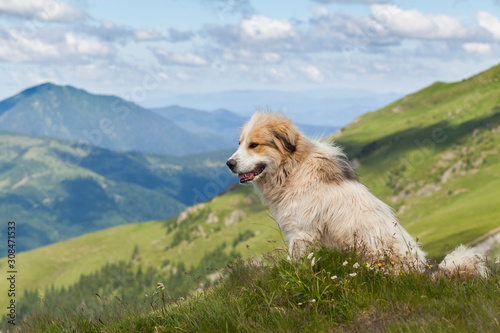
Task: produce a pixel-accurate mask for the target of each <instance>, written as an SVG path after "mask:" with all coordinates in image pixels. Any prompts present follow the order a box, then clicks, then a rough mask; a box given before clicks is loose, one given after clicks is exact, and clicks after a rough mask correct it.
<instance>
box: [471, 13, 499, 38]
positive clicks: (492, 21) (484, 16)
mask: <svg viewBox="0 0 500 333" xmlns="http://www.w3.org/2000/svg"><path fill="white" fill-rule="evenodd" d="M476 19H477V22H478V23H479V25H480V26H481V27H483V28H484V29H486V30H488V31H489V32H490V33H491V34H492V35H493V37H494V38H495V39H496V40H500V20H498V18H497V17H496V16H493V15H491V14H490V13H487V12H483V11H479V12H478V13H477V15H476Z"/></svg>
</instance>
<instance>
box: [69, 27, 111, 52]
mask: <svg viewBox="0 0 500 333" xmlns="http://www.w3.org/2000/svg"><path fill="white" fill-rule="evenodd" d="M65 38H66V44H65V46H66V50H67V52H68V53H73V54H78V55H88V56H96V57H106V56H108V55H110V54H112V53H113V49H112V48H111V47H109V46H107V45H106V44H103V43H101V42H99V41H96V40H91V39H86V38H83V37H79V36H74V35H72V34H69V33H68V34H66V36H65Z"/></svg>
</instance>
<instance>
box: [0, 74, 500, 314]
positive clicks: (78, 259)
mask: <svg viewBox="0 0 500 333" xmlns="http://www.w3.org/2000/svg"><path fill="white" fill-rule="evenodd" d="M332 139H333V140H335V141H336V142H337V143H339V144H341V145H342V146H343V147H344V148H345V151H346V152H347V154H348V155H349V157H350V158H351V160H352V162H353V164H354V165H355V166H356V171H357V173H358V175H359V178H360V179H361V181H362V182H363V183H365V184H366V185H367V186H368V187H369V188H370V189H371V190H372V191H373V192H374V193H375V195H377V196H378V197H380V198H381V199H382V200H383V201H385V202H387V203H388V204H390V205H391V206H393V207H394V208H395V210H396V212H397V214H398V216H399V218H400V221H401V223H402V224H403V226H404V227H405V228H406V229H407V230H408V231H409V232H410V233H411V234H412V235H413V236H416V237H418V239H419V241H420V242H422V244H423V248H424V250H425V251H427V252H429V254H430V255H431V256H434V257H436V258H437V259H439V258H441V257H443V256H444V254H445V253H446V252H448V251H450V250H451V249H453V248H454V247H455V246H456V245H458V244H460V243H469V244H474V243H477V240H478V238H479V237H480V236H482V235H484V234H486V233H488V232H489V231H491V230H494V229H496V228H498V227H499V226H500V205H499V203H500V201H499V200H500V199H499V198H500V177H499V176H500V157H499V154H498V151H499V149H500V66H495V67H493V68H491V69H490V70H487V71H485V72H483V73H481V74H478V75H476V76H474V77H472V78H470V79H467V80H463V81H461V82H455V83H436V84H433V85H431V86H429V87H428V88H425V89H423V90H421V91H419V92H416V93H414V94H411V95H409V96H406V97H404V98H402V99H401V100H399V101H396V102H395V103H393V104H391V105H388V106H387V107H385V108H382V109H380V110H378V111H376V112H371V113H367V114H365V115H363V116H362V117H360V118H358V119H357V120H355V121H353V122H352V123H351V124H349V125H348V126H346V127H345V128H343V129H341V130H339V131H338V132H337V133H336V134H335V135H333V136H332ZM247 230H248V231H247ZM243 235H247V236H243ZM252 235H253V236H252ZM242 239H244V240H243V241H241V240H242ZM223 243H226V246H225V247H223V248H222V251H223V252H224V253H225V254H226V255H230V254H231V253H232V251H236V252H237V253H239V255H240V256H241V257H243V258H246V257H250V256H256V257H258V256H259V255H260V254H262V253H264V252H265V251H269V250H273V249H278V250H279V249H280V248H283V247H284V242H283V240H282V238H281V236H280V233H279V230H278V228H277V226H276V224H275V222H274V221H273V220H272V218H271V217H270V213H269V212H268V211H266V208H265V207H263V206H262V205H261V203H260V202H259V200H258V199H257V197H256V195H255V194H254V193H253V191H252V189H251V188H248V187H242V186H238V187H236V188H234V189H232V190H230V191H228V192H227V193H225V194H223V195H220V196H217V197H215V198H213V199H212V200H210V201H208V202H206V203H203V204H198V205H196V206H194V207H190V208H188V209H187V210H185V211H184V212H183V213H182V214H180V215H179V216H178V217H175V218H171V219H169V220H166V221H164V222H148V223H143V224H137V225H127V226H121V227H117V228H114V229H109V230H106V231H101V232H98V233H94V234H91V235H85V236H82V237H80V238H77V239H74V240H69V241H67V242H65V243H58V244H54V245H51V246H47V247H44V248H42V249H37V250H34V251H29V252H26V253H22V254H20V255H19V259H20V260H22V261H24V262H27V263H29V264H28V265H26V267H25V268H24V274H25V275H26V276H29V277H30V278H29V281H26V285H25V286H23V287H22V288H31V289H36V288H39V289H44V288H49V287H50V286H51V285H52V284H53V285H54V288H55V289H56V290H57V289H58V288H61V287H62V286H66V287H67V286H70V285H75V286H76V285H77V282H78V276H79V275H80V274H91V273H93V272H95V271H96V270H99V269H101V268H102V267H104V266H105V265H106V263H111V262H114V261H119V260H124V261H126V262H130V258H129V257H130V256H131V254H133V253H134V248H135V246H136V245H137V246H138V248H139V251H140V256H141V261H133V264H132V265H133V267H134V269H135V270H136V271H137V270H138V269H139V268H141V269H142V271H145V270H146V269H147V267H154V268H155V269H156V270H157V271H161V272H162V273H161V274H162V275H161V278H162V279H163V280H165V279H169V277H170V276H174V275H175V274H177V273H178V272H177V269H176V271H175V272H174V268H176V267H186V269H189V267H198V266H199V265H202V263H201V262H200V260H201V258H202V257H203V255H204V254H206V253H214V252H213V251H215V250H216V249H217V248H218V247H220V246H221V244H223ZM233 244H234V246H232V245H233ZM70 249H72V250H71V251H70ZM56 253H65V254H66V256H64V258H59V256H57V255H55V254H56ZM498 255H500V253H498V252H492V253H490V258H493V257H495V256H498ZM47 258H49V260H50V264H49V263H47V264H45V265H44V264H43V261H44V260H47ZM84 262H86V264H83V263H84ZM180 264H183V265H184V266H179V265H180ZM207 268H212V269H216V268H218V267H207ZM54 271H55V272H57V273H53V272H54ZM212 273H213V271H207V274H206V276H208V275H210V274H212ZM51 274H56V275H57V277H59V276H60V277H61V278H57V277H56V276H54V275H52V276H53V277H52V278H51V277H50V276H51ZM45 276H49V277H48V278H47V279H41V277H45ZM206 276H205V277H206ZM156 277H157V278H158V276H156ZM157 282H161V281H157ZM2 283H3V284H6V283H7V282H6V281H2V282H0V286H2V288H4V285H3V284H2ZM194 287H196V285H195V286H194ZM141 292H144V291H143V290H141ZM89 297H92V296H91V295H90V296H89ZM21 300H22V298H21ZM5 301H6V300H5V299H2V303H3V302H5ZM75 306H78V304H75Z"/></svg>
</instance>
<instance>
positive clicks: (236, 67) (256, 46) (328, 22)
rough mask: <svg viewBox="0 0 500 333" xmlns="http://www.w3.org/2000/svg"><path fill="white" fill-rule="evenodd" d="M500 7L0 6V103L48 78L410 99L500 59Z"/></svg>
mask: <svg viewBox="0 0 500 333" xmlns="http://www.w3.org/2000/svg"><path fill="white" fill-rule="evenodd" d="M499 42H500V1H498V0H484V1H472V0H443V1H415V0H408V1H386V0H380V1H377V0H356V1H349V0H302V1H278V0H275V1H269V0H268V1H264V0H215V1H210V0H182V1H181V0H164V1H151V0H143V1H117V0H107V1H93V0H92V1H90V0H88V1H85V0H81V1H79V0H75V1H70V2H63V1H56V0H17V1H16V0H0V77H1V78H2V80H0V98H2V99H3V98H5V97H8V96H10V95H12V94H15V93H17V92H18V91H20V90H22V89H24V88H26V87H28V86H32V85H36V84H39V83H43V82H46V81H51V82H54V83H58V84H71V85H74V86H77V87H80V88H84V89H86V90H88V91H90V92H93V93H102V94H117V95H120V96H123V97H126V98H128V99H130V100H133V101H136V102H138V103H142V104H148V101H151V100H158V99H159V98H161V97H162V96H167V95H173V94H178V93H205V92H216V91H224V90H232V89H276V90H285V91H300V90H315V89H322V90H324V89H346V88H347V89H363V90H372V91H377V92H400V93H409V92H413V91H415V90H418V89H420V88H422V87H425V86H427V85H429V84H431V83H432V82H434V81H437V80H440V81H455V80H460V79H462V78H465V77H468V76H470V75H472V74H475V73H477V72H480V71H483V70H485V69H487V68H489V67H491V66H493V65H496V64H497V63H498V60H499V59H500V57H499V56H500V47H499Z"/></svg>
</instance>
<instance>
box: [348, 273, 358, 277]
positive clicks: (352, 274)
mask: <svg viewBox="0 0 500 333" xmlns="http://www.w3.org/2000/svg"><path fill="white" fill-rule="evenodd" d="M356 275H358V274H357V273H351V274H349V276H351V277H355V276H356Z"/></svg>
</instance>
